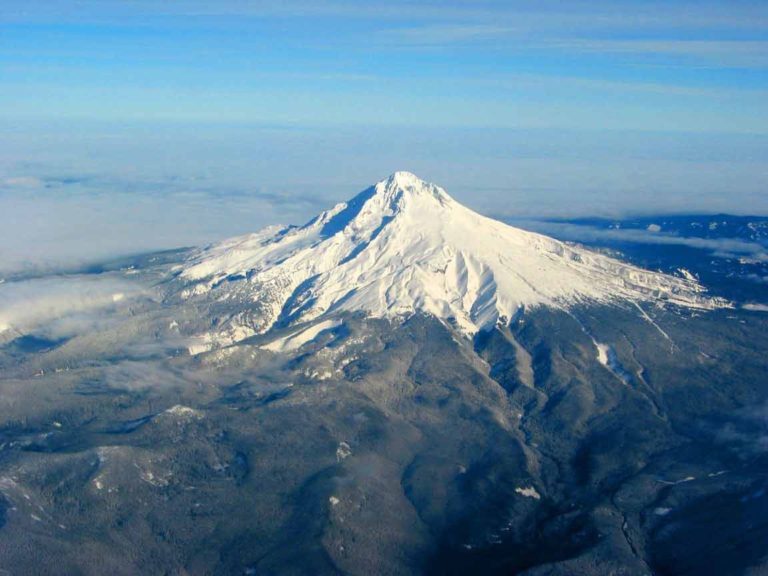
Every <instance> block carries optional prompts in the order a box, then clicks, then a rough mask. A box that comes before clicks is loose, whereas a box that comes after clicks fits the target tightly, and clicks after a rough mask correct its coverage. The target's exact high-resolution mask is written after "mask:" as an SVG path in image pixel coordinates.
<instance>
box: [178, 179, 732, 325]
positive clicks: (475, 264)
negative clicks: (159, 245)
mask: <svg viewBox="0 0 768 576" xmlns="http://www.w3.org/2000/svg"><path fill="white" fill-rule="evenodd" d="M180 278H181V279H182V280H183V281H184V282H186V283H187V285H186V287H185V290H184V291H183V293H182V296H183V297H184V298H190V297H195V296H201V295H206V297H210V296H213V297H214V298H221V299H226V300H231V299H232V298H233V294H237V297H238V298H240V299H244V300H245V301H246V302H247V301H253V302H258V303H259V306H260V308H259V321H258V325H257V326H252V327H251V328H252V330H253V331H254V332H264V331H266V330H268V329H269V328H271V327H272V326H274V325H275V324H276V323H281V324H287V323H291V322H293V321H297V320H311V319H314V318H317V317H319V316H321V315H323V314H325V313H328V312H332V311H363V312H365V313H367V314H368V315H370V316H373V317H385V318H392V317H398V316H408V315H410V314H413V313H414V312H425V313H428V314H432V315H434V316H436V317H438V318H441V319H444V320H448V321H450V322H451V323H455V324H456V325H457V326H458V327H459V328H460V329H461V330H462V331H463V332H464V333H465V334H473V333H475V332H477V331H479V330H484V329H489V328H492V327H493V326H494V325H495V324H496V323H497V322H499V321H502V322H503V321H504V320H509V319H511V318H513V317H515V315H516V314H518V313H519V312H521V311H522V310H523V309H526V308H535V307H539V306H550V307H554V308H568V307H571V306H573V305H576V304H579V303H590V302H591V303H608V302H617V301H628V302H642V301H668V302H671V303H673V304H676V305H682V306H686V307H693V308H712V307H715V306H717V305H718V304H719V303H718V302H716V301H713V300H711V299H707V298H706V297H704V295H703V289H702V288H701V287H700V286H699V285H698V284H697V283H696V282H695V281H692V280H689V279H683V278H676V277H672V276H668V275H664V274H659V273H654V272H650V271H647V270H643V269H640V268H637V267H634V266H631V265H628V264H625V263H622V262H620V261H618V260H615V259H611V258H609V257H606V256H603V255H600V254H597V253H594V252H591V251H588V250H585V249H581V248H576V247H573V246H570V245H567V244H565V243H563V242H560V241H557V240H554V239H553V238H549V237H547V236H543V235H540V234H535V233H532V232H527V231H524V230H520V229H517V228H513V227H511V226H508V225H506V224H503V223H501V222H498V221H496V220H492V219H490V218H487V217H484V216H481V215H480V214H477V213H475V212H473V211H472V210H470V209H468V208H466V207H465V206H463V205H461V204H459V203H458V202H456V201H455V200H453V199H452V198H451V197H450V196H449V195H448V194H447V193H446V192H445V191H444V190H443V189H442V188H440V187H438V186H435V185H433V184H429V183H427V182H424V181H422V180H420V179H419V178H417V177H416V176H414V175H413V174H410V173H407V172H397V173H395V174H393V175H392V176H390V177H389V178H387V179H386V180H383V181H381V182H379V183H378V184H376V185H375V186H373V187H371V188H369V189H367V190H365V191H363V192H362V193H360V194H359V195H358V196H356V197H355V198H353V199H352V200H351V201H349V202H347V203H342V204H339V205H337V206H336V207H335V208H333V209H331V210H329V211H327V212H323V213H322V214H320V215H319V216H318V217H317V218H315V219H314V220H312V221H310V222H309V223H307V224H306V225H305V226H302V227H271V228H267V229H266V230H263V231H261V232H259V233H256V234H252V235H248V236H244V237H239V238H234V239H232V240H228V241H225V242H222V243H220V244H216V245H213V246H211V247H208V248H206V249H204V250H201V251H200V252H198V253H197V254H195V255H194V256H193V257H192V259H191V260H190V261H189V262H188V263H187V264H186V265H185V266H184V267H183V269H182V270H181V272H180ZM246 332H248V331H246ZM233 339H235V340H236V339H237V337H234V338H233Z"/></svg>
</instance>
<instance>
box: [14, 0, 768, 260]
mask: <svg viewBox="0 0 768 576" xmlns="http://www.w3.org/2000/svg"><path fill="white" fill-rule="evenodd" d="M0 26H2V28H3V34H2V35H0V71H2V75H1V76H0V78H1V80H0V87H2V90H0V247H1V248H0V271H2V270H7V269H10V268H14V267H24V266H30V265H31V266H36V265H56V264H58V263H61V262H72V261H85V260H88V259H92V258H97V257H106V256H108V255H110V254H112V253H127V252H131V251H136V250H147V249H155V248H169V247H174V246H181V245H190V244H200V243H204V242H208V241H211V240H214V239H217V238H222V237H225V236H231V235H235V234H240V233H244V232H249V231H253V230H256V229H258V228H260V227H262V226H264V225H267V224H271V223H277V222H290V223H301V222H303V221H305V220H306V219H308V218H309V217H311V216H312V215H313V214H315V213H317V212H318V211H319V210H321V209H324V208H326V207H328V206H330V205H333V204H334V203H336V202H339V201H343V200H346V199H348V198H349V197H351V196H353V195H354V194H355V193H356V192H358V191H359V190H361V189H362V188H364V187H366V186H368V185H370V184H372V183H374V182H375V181H377V180H379V179H381V178H383V177H385V176H386V175H387V174H389V173H391V172H393V171H395V170H400V169H403V170H410V171H413V172H415V173H417V174H418V175H419V176H421V177H423V178H425V179H427V180H430V181H433V182H436V183H438V184H439V185H441V186H443V187H445V188H446V189H447V190H448V191H449V192H450V193H451V194H452V195H453V196H454V197H455V198H456V199H457V200H459V201H461V202H462V203H464V204H466V205H468V206H470V207H472V208H473V209H476V210H479V211H481V212H483V213H486V214H489V215H492V216H499V217H535V216H572V215H579V216H583V215H612V216H613V215H622V214H641V213H644V214H647V213H670V212H678V213H679V212H688V213H691V212H730V213H742V214H743V213H753V214H755V213H756V214H766V213H768V194H766V188H767V185H768V170H766V162H767V161H768V105H766V102H768V5H766V4H765V3H764V2H740V1H737V2H727V3H726V2H690V1H680V2H664V3H660V2H650V3H648V2H642V3H641V2H628V1H619V2H569V3H567V6H563V4H562V3H559V2H546V1H545V2H440V3H437V2H386V3H384V2H378V1H372V2H365V3H361V2H345V1H317V2H301V1H291V0H289V1H287V2H281V3H273V2H258V1H253V2H246V1H238V0H220V1H216V2H212V1H202V0H190V1H180V2H173V3H167V2H166V3H158V2H150V1H148V0H139V1H134V2H131V3H125V2H118V1H113V0H99V1H95V0H90V1H88V0H86V1H80V2H74V1H67V0H25V1H22V0H5V1H4V2H3V3H2V7H1V8H0Z"/></svg>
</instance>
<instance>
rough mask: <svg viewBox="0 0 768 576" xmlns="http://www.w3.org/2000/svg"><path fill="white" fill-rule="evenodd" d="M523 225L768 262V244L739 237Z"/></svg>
mask: <svg viewBox="0 0 768 576" xmlns="http://www.w3.org/2000/svg"><path fill="white" fill-rule="evenodd" d="M519 224H521V225H523V226H524V227H527V228H530V229H532V230H537V231H540V232H543V233H545V234H551V235H554V236H557V237H558V238H564V239H567V240H574V241H577V242H598V241H614V242H615V241H628V242H635V243H640V244H659V245H666V246H690V247H692V248H701V249H703V250H708V251H710V252H712V253H713V254H714V255H716V256H719V257H724V258H741V257H743V258H748V259H750V260H752V261H755V262H768V247H766V246H764V245H762V244H759V243H757V242H747V241H745V240H740V239H738V238H695V237H688V236H673V235H671V234H663V233H659V232H653V231H648V230H630V229H622V228H610V229H606V228H595V227H593V226H584V225H577V224H569V223H562V222H552V221H540V220H539V221H536V220H533V221H526V222H520V223H519Z"/></svg>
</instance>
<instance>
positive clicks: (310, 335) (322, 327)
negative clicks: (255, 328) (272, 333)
mask: <svg viewBox="0 0 768 576" xmlns="http://www.w3.org/2000/svg"><path fill="white" fill-rule="evenodd" d="M339 324H340V322H339V321H338V320H324V321H323V322H318V323H317V324H314V325H313V326H310V327H309V328H307V329H305V330H301V331H300V332H298V333H294V334H290V335H288V336H286V337H285V338H279V339H277V340H273V341H272V342H270V343H269V344H265V345H264V346H262V348H264V349H265V350H269V351H270V352H292V351H294V350H298V349H299V348H301V347H302V346H304V344H307V343H309V342H312V341H313V340H314V339H315V338H317V337H318V336H320V334H322V333H323V332H326V331H328V330H333V329H334V328H336V327H338V326H339Z"/></svg>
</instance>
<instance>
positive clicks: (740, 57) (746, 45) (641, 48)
mask: <svg viewBox="0 0 768 576" xmlns="http://www.w3.org/2000/svg"><path fill="white" fill-rule="evenodd" d="M551 46H552V47H553V48H557V49H561V50H573V51H585V52H594V53H614V54H635V55H645V56H667V57H669V56H672V57H676V58H679V59H682V60H685V61H687V62H688V63H690V62H694V63H701V64H707V65H712V66H725V67H738V68H764V67H767V66H768V40H681V39H669V40H657V39H648V40H600V39H569V40H561V41H553V42H552V43H551Z"/></svg>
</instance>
